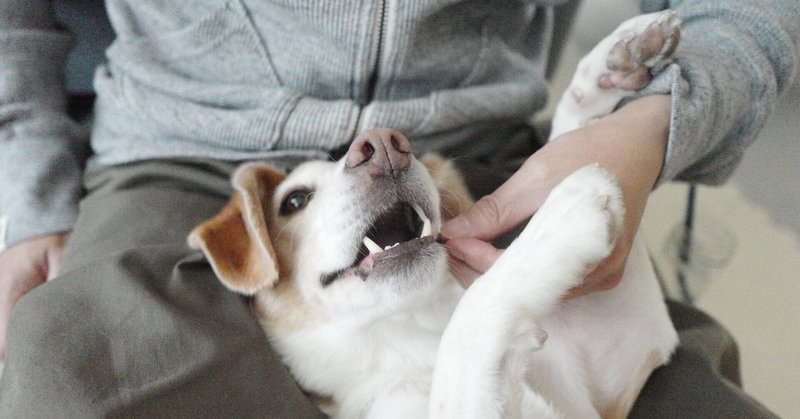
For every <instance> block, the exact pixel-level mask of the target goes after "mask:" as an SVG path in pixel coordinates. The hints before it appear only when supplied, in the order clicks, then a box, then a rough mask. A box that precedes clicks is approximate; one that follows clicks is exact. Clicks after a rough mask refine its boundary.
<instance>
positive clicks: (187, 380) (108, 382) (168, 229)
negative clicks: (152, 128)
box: [0, 161, 771, 418]
mask: <svg viewBox="0 0 800 419" xmlns="http://www.w3.org/2000/svg"><path fill="white" fill-rule="evenodd" d="M234 167H235V165H234V164H232V163H219V162H192V163H188V162H166V161H149V162H143V163H137V164H131V165H126V166H119V167H112V168H104V169H102V170H94V171H92V172H90V173H88V174H87V175H86V180H85V185H86V188H87V191H88V194H87V196H86V198H85V199H84V200H83V202H82V204H81V211H80V218H79V220H78V223H77V225H76V227H75V229H74V231H73V233H72V236H71V238H70V242H69V246H68V249H67V253H66V255H65V258H64V262H63V267H62V273H61V275H60V277H59V278H57V279H55V280H53V281H51V282H49V283H47V284H45V285H42V286H40V287H38V288H36V289H35V290H33V291H32V292H30V293H29V294H28V295H26V296H25V297H23V298H22V299H21V300H20V302H19V304H18V305H17V307H16V308H15V310H14V313H13V315H12V320H11V324H10V326H9V335H8V358H7V362H6V367H5V372H4V374H3V377H2V381H0V417H4V418H25V417H30V418H62V417H65V418H90V417H147V418H154V417H175V418H203V417H209V418H223V417H225V418H246V417H260V418H306V417H309V418H311V417H321V416H322V415H321V414H320V413H319V412H318V411H317V410H316V409H315V408H314V406H313V405H312V404H311V403H310V402H309V401H308V400H307V399H306V397H305V396H304V394H303V393H302V392H301V391H300V389H299V388H298V387H297V385H296V384H295V383H294V381H293V380H292V379H291V377H290V376H289V374H288V372H287V371H286V369H285V368H284V367H283V365H282V364H281V362H280V360H279V359H278V358H277V356H276V355H275V354H274V353H273V351H272V350H271V348H270V346H269V343H268V341H267V339H266V337H265V335H264V333H263V331H262V330H261V328H260V327H259V325H258V323H257V321H256V320H255V319H254V318H253V316H252V314H251V313H250V311H249V307H248V303H247V301H246V300H244V299H243V298H241V297H240V296H238V295H235V294H234V293H232V292H230V291H228V290H226V289H225V288H223V287H222V286H221V285H220V283H219V282H218V281H217V280H216V279H215V277H214V274H213V272H212V271H211V269H210V267H209V266H208V264H207V263H206V262H205V261H204V259H203V257H202V255H201V254H200V253H198V252H196V251H194V250H192V249H189V248H188V247H187V245H186V236H187V234H188V232H189V231H190V230H191V229H192V227H193V226H195V225H196V224H198V223H199V222H201V221H203V220H204V219H206V218H208V217H210V216H212V215H213V214H215V213H216V212H217V211H218V210H219V209H220V208H221V207H222V206H223V205H224V204H225V202H226V201H227V199H228V197H229V195H230V193H231V187H230V186H229V182H228V178H229V175H230V173H231V171H232V170H233V168H234ZM470 173H472V174H476V173H479V169H475V170H470ZM477 179H481V177H480V176H478V177H477ZM487 179H488V177H487ZM477 189H480V187H477ZM671 309H672V315H673V318H674V321H675V324H676V326H677V327H678V329H679V330H680V334H681V347H680V348H679V349H678V351H677V353H676V355H675V357H674V360H673V361H672V363H671V364H670V365H669V366H666V367H663V368H661V369H659V370H657V371H656V372H655V373H654V375H653V376H652V378H651V379H650V381H649V383H648V384H647V386H646V388H645V389H644V391H643V393H642V396H641V397H640V400H639V402H638V403H637V405H636V407H635V409H634V413H633V415H632V416H633V417H641V418H658V417H664V418H735V417H747V418H755V417H771V415H770V414H769V413H768V412H767V411H766V410H764V409H763V408H762V407H761V406H760V405H759V404H758V403H756V402H754V401H753V400H752V399H750V398H749V397H747V396H746V395H745V394H744V393H743V392H742V391H741V390H740V389H739V388H738V387H737V386H736V385H735V383H736V382H737V380H738V364H737V363H738V359H737V353H736V346H735V344H734V342H733V340H732V339H731V337H730V336H729V335H728V334H727V333H726V332H725V331H724V330H723V329H722V328H721V327H720V326H719V325H718V324H716V323H715V322H714V321H713V320H711V319H710V318H708V317H707V316H704V315H703V314H702V313H699V312H697V311H696V310H693V309H691V308H689V307H686V306H681V305H675V304H673V305H671Z"/></svg>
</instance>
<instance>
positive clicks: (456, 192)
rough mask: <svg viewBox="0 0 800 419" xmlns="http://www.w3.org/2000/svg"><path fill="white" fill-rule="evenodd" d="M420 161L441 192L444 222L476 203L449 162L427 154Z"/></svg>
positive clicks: (435, 155) (436, 155) (462, 179)
mask: <svg viewBox="0 0 800 419" xmlns="http://www.w3.org/2000/svg"><path fill="white" fill-rule="evenodd" d="M419 161H420V162H422V164H424V165H425V167H427V168H428V172H430V174H431V177H432V178H433V182H434V183H435V184H436V188H437V189H438V190H439V197H440V199H441V206H442V219H443V220H444V221H447V220H450V219H451V218H455V217H456V216H458V215H459V214H461V213H462V212H464V211H466V210H467V209H469V207H471V206H472V204H473V203H474V201H473V199H472V196H471V195H470V193H469V190H467V185H465V184H464V178H462V177H461V174H460V173H458V170H456V168H455V167H453V164H452V163H451V162H450V161H449V160H445V159H443V158H442V157H441V156H439V155H438V154H433V153H427V154H425V155H423V156H422V157H420V159H419Z"/></svg>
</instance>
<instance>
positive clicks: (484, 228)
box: [441, 159, 552, 241]
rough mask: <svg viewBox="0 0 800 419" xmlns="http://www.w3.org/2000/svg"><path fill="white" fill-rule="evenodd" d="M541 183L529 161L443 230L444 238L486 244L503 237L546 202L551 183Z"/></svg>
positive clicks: (532, 164)
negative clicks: (469, 240) (470, 239)
mask: <svg viewBox="0 0 800 419" xmlns="http://www.w3.org/2000/svg"><path fill="white" fill-rule="evenodd" d="M540 179H543V177H542V174H541V172H540V169H539V167H537V165H536V164H535V163H534V162H533V161H532V160H531V159H529V160H528V161H527V162H526V163H525V164H524V165H523V166H522V167H521V168H520V169H519V170H518V171H517V172H516V173H515V174H514V175H513V176H511V177H510V178H509V179H508V180H507V181H506V182H505V183H504V184H503V185H501V186H500V187H499V188H498V189H497V190H496V191H495V192H493V193H491V194H489V195H486V196H484V197H483V198H481V199H480V200H478V202H476V203H475V205H473V206H472V207H471V208H470V209H469V210H467V211H466V212H464V213H462V214H461V215H459V216H458V217H456V218H453V219H452V220H450V221H449V222H447V223H446V224H445V225H444V226H442V230H441V234H442V236H444V237H445V238H446V239H453V238H464V237H474V238H477V239H481V240H483V241H490V240H494V239H496V238H498V237H500V236H502V235H503V234H505V233H507V232H508V231H510V230H511V229H513V228H514V227H516V226H517V225H519V224H520V223H521V222H522V221H524V220H525V219H527V218H528V217H530V216H531V215H532V214H533V213H534V212H535V211H536V209H537V208H539V205H541V203H542V202H543V201H544V198H545V197H546V196H547V193H548V191H549V189H550V188H551V187H552V184H551V183H552V182H550V181H549V179H548V181H541V180H540Z"/></svg>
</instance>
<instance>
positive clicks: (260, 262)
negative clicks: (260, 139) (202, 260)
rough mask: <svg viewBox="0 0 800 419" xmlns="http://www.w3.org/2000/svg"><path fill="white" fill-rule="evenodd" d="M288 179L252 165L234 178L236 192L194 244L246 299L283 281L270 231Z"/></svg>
mask: <svg viewBox="0 0 800 419" xmlns="http://www.w3.org/2000/svg"><path fill="white" fill-rule="evenodd" d="M285 177H286V175H285V174H284V173H283V172H281V171H279V170H277V169H275V168H273V167H272V166H269V165H266V164H263V163H247V164H244V165H242V166H241V167H239V169H237V170H236V172H235V173H234V175H233V179H232V183H233V186H234V188H236V193H235V194H234V196H233V197H232V198H231V200H230V202H228V204H227V205H226V206H225V207H224V208H223V209H222V211H220V213H219V214H217V215H216V216H215V217H214V218H212V219H210V220H208V221H206V222H204V223H202V224H200V225H199V226H197V227H196V228H195V229H194V230H193V231H192V232H191V234H190V235H189V245H190V246H192V247H193V248H195V249H201V250H202V251H203V253H205V255H206V258H208V261H209V262H210V263H211V267H212V268H213V269H214V272H215V273H216V274H217V276H218V277H219V279H220V280H221V281H222V283H223V284H225V285H226V286H227V287H228V288H230V289H232V290H234V291H237V292H240V293H242V294H246V295H252V294H254V293H255V292H256V291H258V290H259V289H261V288H263V287H266V286H272V285H273V284H274V283H275V282H277V281H278V275H279V270H278V269H279V266H278V261H277V258H276V255H275V250H274V249H273V248H272V242H271V241H270V238H269V232H268V230H267V218H268V217H270V214H271V208H272V205H271V200H272V194H273V192H274V191H275V188H276V187H277V186H278V184H279V183H280V182H281V181H282V180H283V179H284V178H285Z"/></svg>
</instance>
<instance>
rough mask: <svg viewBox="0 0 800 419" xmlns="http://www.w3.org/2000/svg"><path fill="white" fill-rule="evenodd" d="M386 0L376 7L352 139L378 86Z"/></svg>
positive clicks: (359, 129)
mask: <svg viewBox="0 0 800 419" xmlns="http://www.w3.org/2000/svg"><path fill="white" fill-rule="evenodd" d="M387 3H388V0H381V1H380V2H379V4H378V7H376V11H375V15H374V16H375V17H374V18H373V22H374V23H375V25H374V28H373V32H372V34H373V36H372V44H371V45H370V59H369V75H368V76H367V87H366V89H364V92H363V93H362V95H361V97H360V99H359V100H358V101H357V103H358V106H359V109H358V115H357V116H356V121H355V125H354V132H353V135H352V138H355V136H356V135H358V133H359V132H360V131H361V130H362V128H361V122H362V119H363V118H362V117H363V114H364V108H365V107H366V106H367V105H369V104H370V103H371V102H372V101H373V100H375V89H376V88H377V85H378V73H379V72H380V68H381V55H383V43H384V42H383V41H384V40H383V38H384V35H385V32H386V15H387V9H388V4H387Z"/></svg>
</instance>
